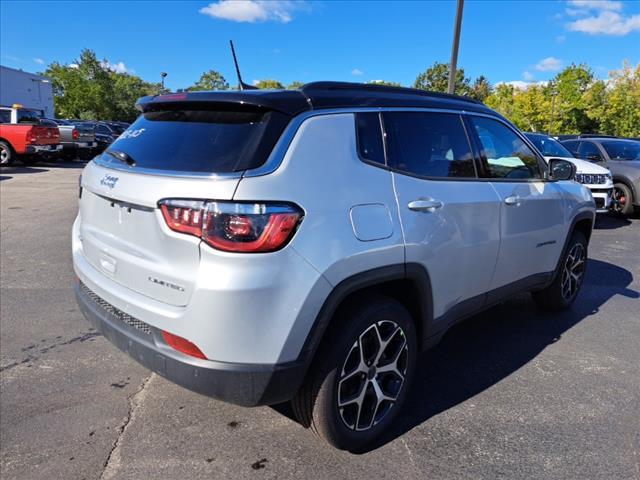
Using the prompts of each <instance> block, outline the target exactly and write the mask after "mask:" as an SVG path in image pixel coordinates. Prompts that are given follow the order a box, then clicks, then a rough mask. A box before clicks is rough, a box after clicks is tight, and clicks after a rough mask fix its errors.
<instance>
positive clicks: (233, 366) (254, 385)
mask: <svg viewBox="0 0 640 480" xmlns="http://www.w3.org/2000/svg"><path fill="white" fill-rule="evenodd" d="M75 294H76V299H77V301H78V305H79V306H80V310H81V311H82V313H83V314H84V316H85V317H86V318H87V320H89V322H90V323H91V324H93V326H94V327H95V328H96V329H97V330H98V331H99V332H100V333H102V334H103V335H104V336H105V337H106V338H107V339H109V340H110V341H111V343H113V344H114V345H115V346H116V347H118V348H119V349H120V350H122V351H123V352H125V353H128V354H129V355H130V356H131V357H132V358H133V359H134V360H136V361H137V362H139V363H140V364H142V365H143V366H145V367H146V368H148V369H149V370H151V371H153V372H155V373H157V374H158V375H160V376H162V377H165V378H167V379H168V380H170V381H172V382H174V383H177V384H178V385H181V386H182V387H185V388H187V389H189V390H192V391H194V392H197V393H200V394H203V395H206V396H209V397H213V398H216V399H219V400H222V401H225V402H229V403H234V404H236V405H242V406H246V407H252V406H258V405H271V404H275V403H281V402H284V401H287V400H290V399H291V398H292V397H293V395H294V394H295V393H296V391H297V389H298V386H299V385H300V384H301V382H302V379H303V376H304V372H305V365H304V364H303V363H297V362H291V363H287V364H276V365H264V364H255V365H252V364H238V363H225V362H216V361H210V360H200V359H198V358H193V357H190V356H187V355H184V354H182V353H180V352H178V351H175V350H173V349H171V348H170V347H169V346H168V345H166V344H165V343H164V341H163V340H162V336H161V333H160V331H159V330H158V329H156V328H154V327H151V326H150V325H147V324H144V323H143V322H140V321H138V320H135V319H131V317H128V316H127V318H128V319H129V320H133V321H131V322H128V323H125V321H123V320H122V319H121V317H120V316H119V315H118V314H119V313H120V314H122V312H120V311H119V310H117V309H115V308H114V307H111V306H110V305H108V304H107V303H106V302H104V301H96V298H97V296H95V294H92V292H90V290H88V289H87V287H84V286H82V285H81V284H80V283H79V282H78V283H76V285H75ZM105 305H107V307H106V308H105ZM136 322H137V325H138V327H134V326H131V325H133V324H136ZM140 324H142V326H143V327H142V328H141V327H140Z"/></svg>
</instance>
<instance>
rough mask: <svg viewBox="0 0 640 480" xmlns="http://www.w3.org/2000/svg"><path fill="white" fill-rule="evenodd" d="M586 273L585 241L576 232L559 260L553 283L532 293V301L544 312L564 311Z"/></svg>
mask: <svg viewBox="0 0 640 480" xmlns="http://www.w3.org/2000/svg"><path fill="white" fill-rule="evenodd" d="M586 271H587V239H586V238H585V236H584V234H583V233H582V232H580V231H578V230H576V231H574V232H573V233H572V234H571V239H570V240H569V244H568V245H567V248H566V251H565V252H564V254H563V255H562V258H561V259H560V270H559V271H558V274H557V275H556V278H555V279H554V280H553V283H552V284H551V285H549V286H548V287H547V288H545V289H543V290H538V291H536V292H532V296H533V300H534V301H535V302H536V304H538V306H539V307H542V308H544V309H546V310H566V309H567V308H569V307H570V306H571V304H572V303H573V302H574V301H575V299H576V297H577V296H578V293H579V292H580V287H581V286H582V283H583V281H584V275H585V273H586Z"/></svg>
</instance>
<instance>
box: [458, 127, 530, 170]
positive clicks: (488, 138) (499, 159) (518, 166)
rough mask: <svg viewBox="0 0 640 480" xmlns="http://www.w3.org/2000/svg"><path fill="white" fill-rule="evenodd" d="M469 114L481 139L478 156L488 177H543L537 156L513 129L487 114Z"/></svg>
mask: <svg viewBox="0 0 640 480" xmlns="http://www.w3.org/2000/svg"><path fill="white" fill-rule="evenodd" d="M469 118H470V120H471V123H472V124H473V126H474V128H475V131H476V134H477V135H478V139H479V140H480V146H481V147H482V150H481V152H480V156H481V158H482V161H483V162H484V164H485V168H486V169H487V171H488V173H489V176H490V177H491V178H504V179H523V180H527V179H533V178H542V171H541V170H540V164H539V163H538V158H537V157H536V155H535V153H533V151H532V150H531V149H530V148H529V147H528V146H527V144H526V143H524V142H523V141H522V139H520V137H518V135H516V134H515V132H513V131H512V130H511V129H509V128H508V127H506V126H505V125H503V124H502V123H500V122H498V121H496V120H492V119H490V118H486V117H475V116H470V117H469Z"/></svg>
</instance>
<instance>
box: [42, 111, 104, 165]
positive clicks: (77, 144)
mask: <svg viewBox="0 0 640 480" xmlns="http://www.w3.org/2000/svg"><path fill="white" fill-rule="evenodd" d="M46 120H48V121H49V122H52V123H53V124H55V125H57V127H58V129H59V130H60V143H61V144H62V155H63V156H65V157H67V158H86V157H87V156H88V155H89V154H90V153H89V152H91V150H93V149H95V148H96V147H97V146H98V143H97V142H96V140H95V134H94V132H93V128H91V126H89V125H85V124H83V123H78V124H77V125H76V124H73V123H71V122H69V121H67V120H61V119H53V118H48V119H46Z"/></svg>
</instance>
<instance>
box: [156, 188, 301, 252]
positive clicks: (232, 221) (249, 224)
mask: <svg viewBox="0 0 640 480" xmlns="http://www.w3.org/2000/svg"><path fill="white" fill-rule="evenodd" d="M160 209H161V211H162V215H163V217H164V219H165V221H166V222H167V225H168V226H169V228H170V229H172V230H174V231H176V232H181V233H187V234H190V235H195V236H197V237H200V238H202V240H203V241H204V242H205V243H207V244H208V245H210V246H212V247H213V248H216V249H218V250H223V251H225V252H243V253H266V252H274V251H276V250H280V249H281V248H283V247H284V246H285V245H286V244H287V243H289V240H291V238H292V237H293V234H294V233H295V231H296V229H297V228H298V225H299V224H300V221H301V220H302V217H303V213H302V211H301V210H300V209H299V208H298V207H295V206H293V205H289V204H283V203H237V202H216V201H194V200H177V199H176V200H173V199H168V200H162V201H160Z"/></svg>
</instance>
